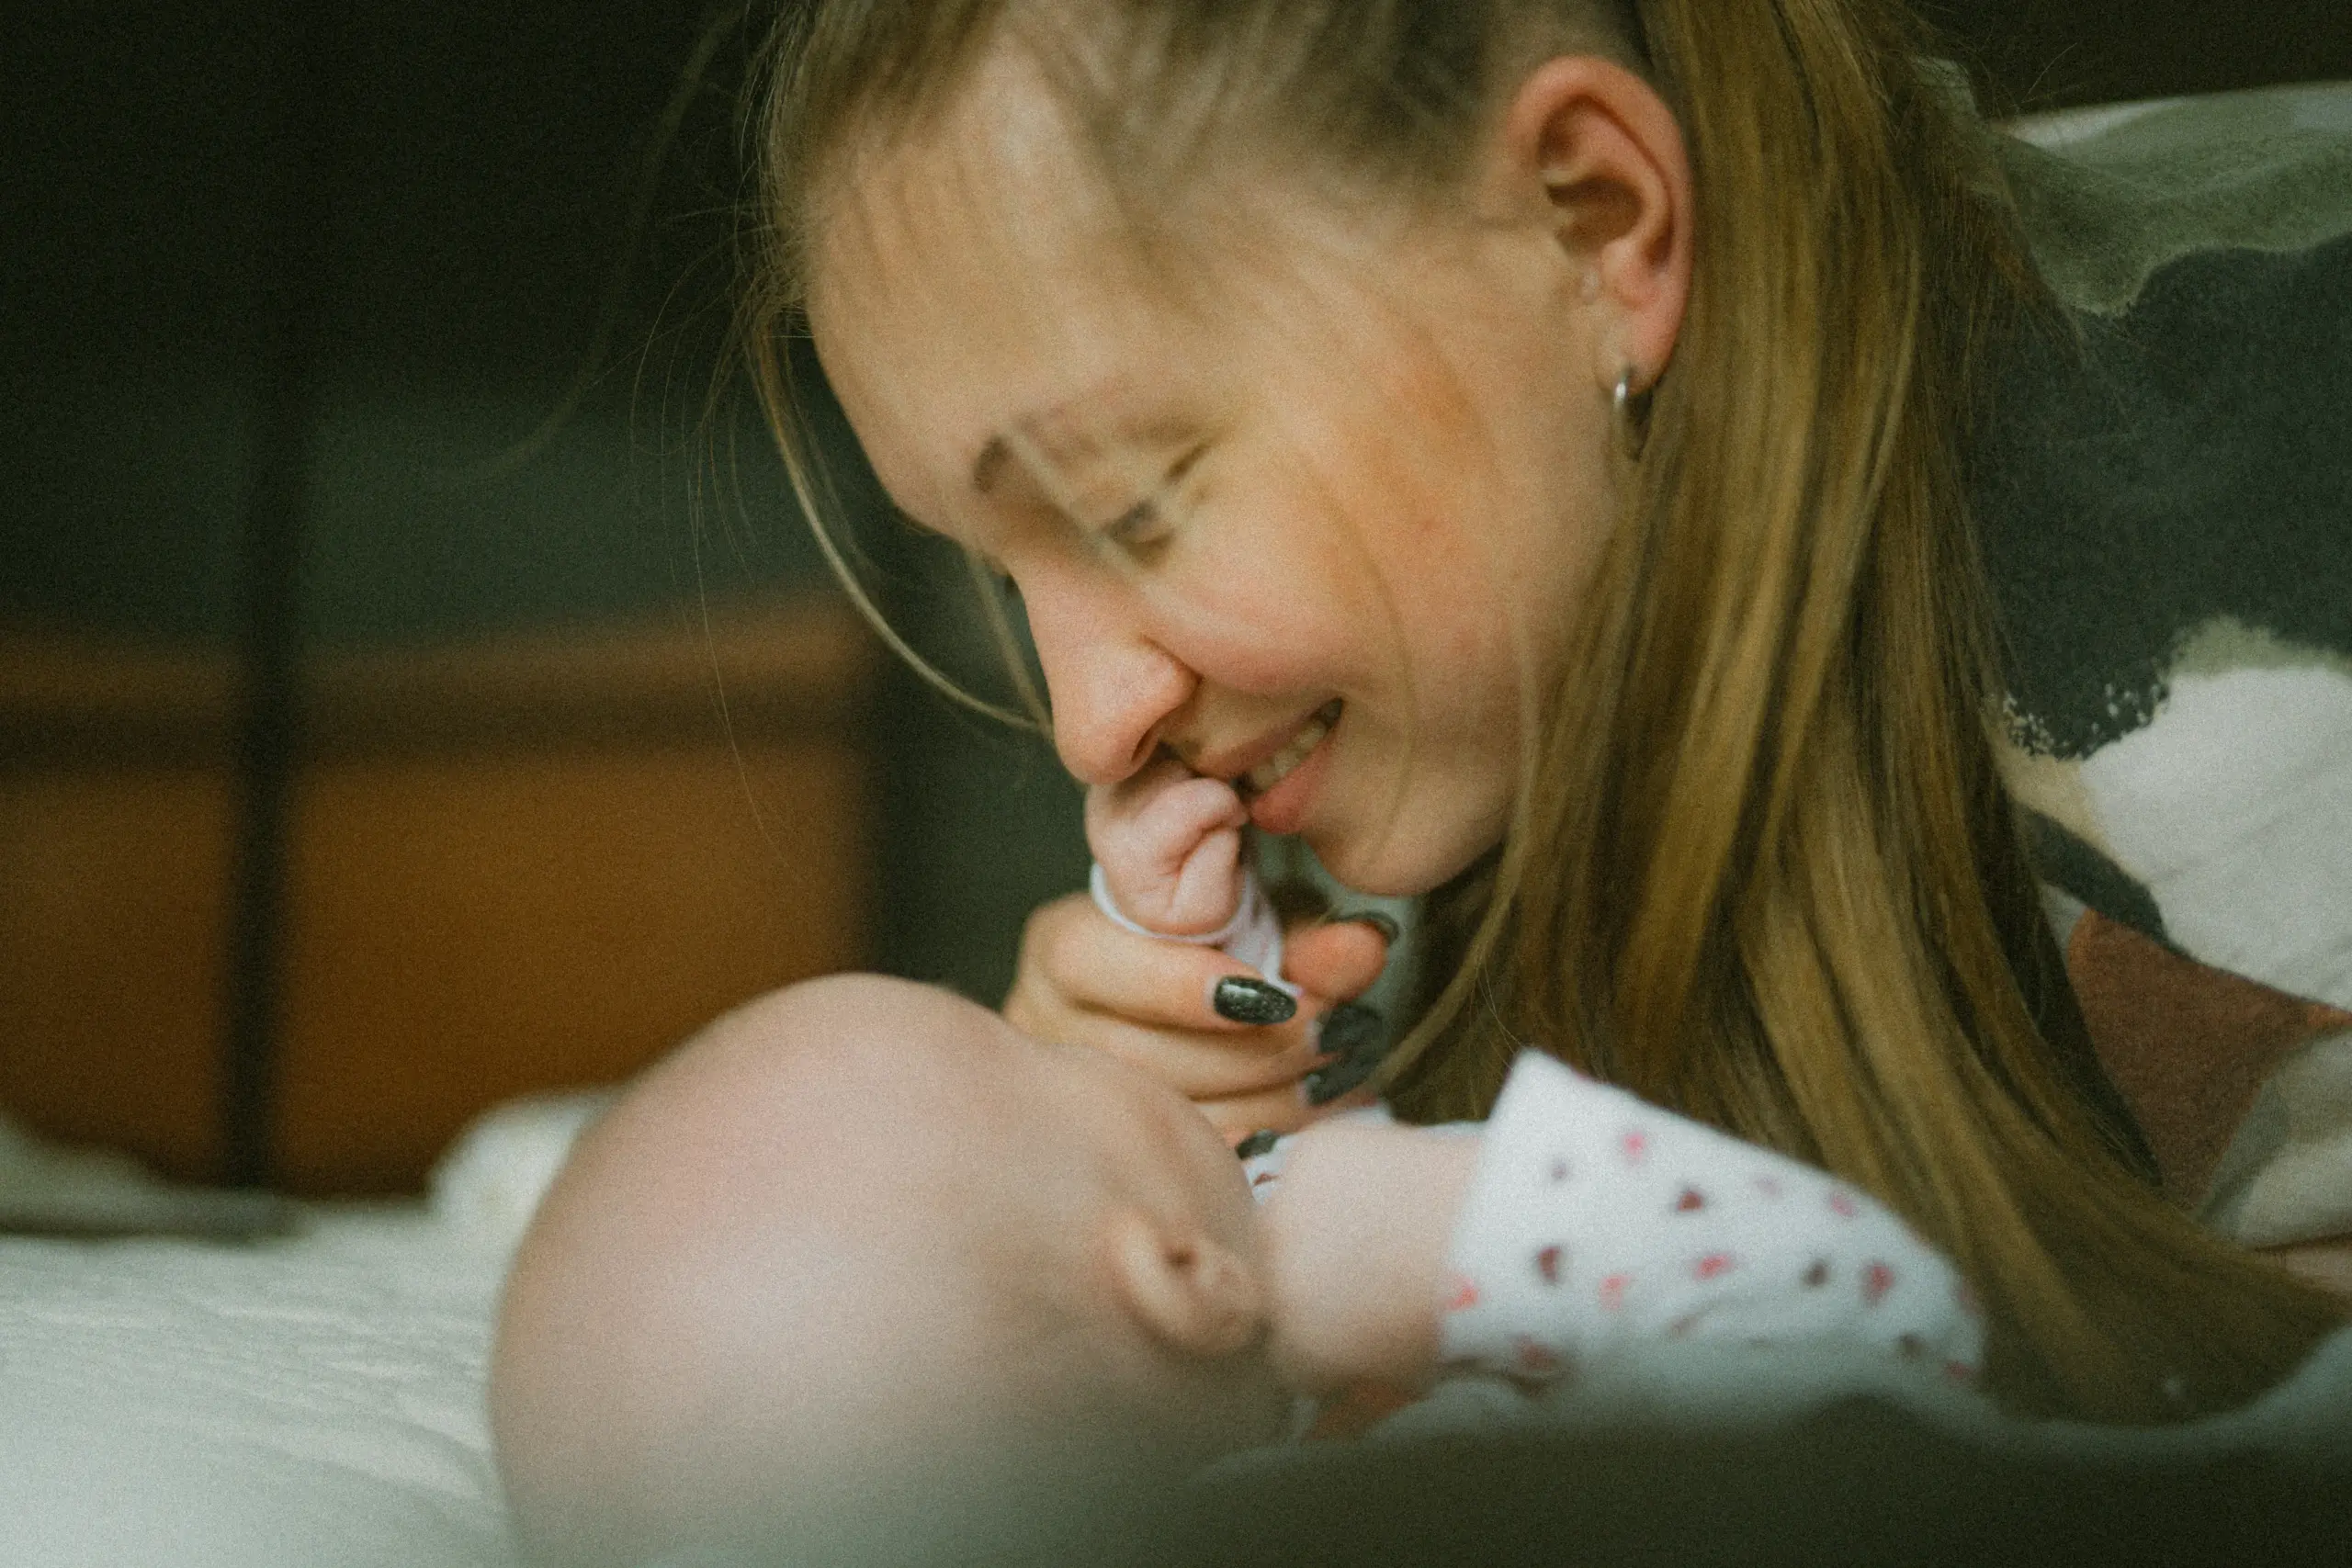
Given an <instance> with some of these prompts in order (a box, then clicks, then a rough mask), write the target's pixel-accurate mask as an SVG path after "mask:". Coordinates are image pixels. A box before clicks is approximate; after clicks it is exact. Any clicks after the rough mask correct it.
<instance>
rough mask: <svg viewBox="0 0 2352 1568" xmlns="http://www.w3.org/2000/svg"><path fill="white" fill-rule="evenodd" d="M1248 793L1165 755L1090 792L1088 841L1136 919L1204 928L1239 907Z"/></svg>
mask: <svg viewBox="0 0 2352 1568" xmlns="http://www.w3.org/2000/svg"><path fill="white" fill-rule="evenodd" d="M1249 820H1250V814H1249V812H1248V810H1247V809H1246V808H1245V807H1243V806H1242V804H1241V797H1240V796H1239V795H1236V794H1235V793H1234V792H1233V789H1232V787H1231V786H1230V785H1228V784H1225V783H1223V782H1222V781H1220V780H1217V779H1211V778H1203V777H1201V776H1200V775H1199V774H1197V773H1193V772H1191V771H1190V770H1188V769H1187V768H1186V767H1185V766H1184V765H1183V764H1182V762H1179V761H1176V760H1175V759H1174V758H1172V757H1163V758H1161V759H1160V760H1159V761H1156V762H1153V763H1152V764H1151V765H1150V766H1149V767H1147V768H1145V769H1144V770H1143V771H1142V772H1141V773H1137V774H1136V776H1135V777H1133V778H1131V779H1128V780H1126V781H1125V783H1123V784H1103V785H1097V786H1096V787H1095V788H1093V789H1091V790H1089V791H1087V794H1086V841H1087V844H1088V846H1089V847H1090V848H1091V849H1092V850H1093V852H1094V859H1095V861H1096V863H1099V864H1100V865H1101V866H1102V867H1103V879H1104V880H1105V881H1106V882H1107V883H1108V884H1109V885H1110V890H1111V897H1112V898H1113V900H1114V902H1116V903H1117V905H1118V907H1119V908H1120V910H1121V911H1122V912H1123V913H1124V914H1125V915H1126V917H1127V918H1128V919H1131V920H1133V921H1135V922H1136V924H1137V925H1140V926H1146V927H1148V928H1149V929H1151V930H1152V931H1158V932H1159V933H1161V934H1162V935H1166V936H1202V935H1205V934H1206V933H1208V932H1211V931H1216V930H1218V929H1219V928H1220V927H1222V926H1223V925H1224V924H1225V923H1226V922H1227V920H1230V919H1232V918H1233V916H1234V911H1235V910H1236V909H1238V908H1239V907H1240V903H1241V890H1242V875H1241V829H1242V827H1243V826H1244V825H1245V824H1246V823H1247V822H1248V821H1249Z"/></svg>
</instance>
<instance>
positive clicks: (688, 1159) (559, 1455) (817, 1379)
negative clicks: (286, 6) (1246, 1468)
mask: <svg viewBox="0 0 2352 1568" xmlns="http://www.w3.org/2000/svg"><path fill="white" fill-rule="evenodd" d="M1260 1280H1261V1274H1260V1269H1259V1265H1258V1251H1257V1239H1256V1231H1255V1219H1254V1213H1253V1210H1252V1205H1251V1203H1250V1197H1249V1194H1248V1190H1247V1188H1246V1185H1245V1183H1244V1180H1243V1178H1242V1175H1241V1172H1240V1170H1239V1168H1238V1165H1237V1164H1236V1162H1235V1161H1234V1159H1233V1156H1232V1155H1231V1154H1230V1153H1228V1152H1227V1149H1226V1147H1225V1145H1224V1143H1223V1141H1222V1140H1221V1139H1220V1138H1219V1137H1218V1136H1217V1135H1216V1132H1215V1131H1214V1130H1213V1129H1212V1128H1211V1127H1210V1126H1209V1124H1208V1122H1206V1121H1205V1120H1204V1119H1203V1118H1202V1117H1201V1116H1200V1115H1199V1113H1198V1112H1197V1111H1194V1110H1193V1108H1192V1107H1191V1106H1189V1105H1188V1104H1186V1103H1185V1102H1184V1101H1183V1100H1181V1099H1179V1098H1177V1097H1176V1096H1174V1095H1172V1094H1170V1093H1169V1092H1168V1091H1167V1090H1165V1089H1161V1088H1160V1087H1159V1086H1158V1085H1157V1084H1155V1083H1153V1082H1151V1081H1150V1080H1148V1079H1147V1078H1145V1077H1142V1076H1141V1075H1140V1074H1137V1073H1136V1072H1134V1071H1132V1070H1130V1069H1127V1068H1125V1067H1124V1066H1121V1065H1119V1064H1117V1063H1115V1062H1113V1061H1110V1060H1109V1059H1107V1058H1104V1057H1101V1056H1098V1055H1091V1054H1088V1053H1083V1052H1079V1051H1076V1050H1072V1049H1069V1048H1065V1047H1057V1046H1049V1045H1043V1044H1040V1043H1036V1042H1035V1041H1033V1040H1030V1039H1028V1038H1027V1037H1025V1036H1023V1035H1022V1034H1019V1033H1018V1032H1014V1031H1013V1030H1012V1029H1011V1028H1010V1027H1009V1026H1008V1025H1006V1024H1005V1023H1004V1022H1003V1021H1001V1019H999V1018H998V1017H997V1016H996V1015H995V1014H994V1013H991V1012H989V1011H988V1010H985V1009H982V1008H979V1007H978V1006H976V1005H974V1004H971V1003H969V1002H966V1001H963V1000H961V999H959V998H955V997H952V996H949V995H946V994H945V993H943V992H939V991H934V990H931V989H927V988H925V987H917V986H911V985H907V984H903V983H899V982H895V981H888V980H881V979H875V978H866V977H858V978H849V977H844V978H839V979H833V980H826V981H820V982H815V983H812V984H809V985H805V986H800V987H794V988H792V989H790V990H786V991H784V992H780V993H778V994H776V995H775V996H773V997H770V998H766V999H764V1000H763V1001H760V1002H757V1003H754V1004H752V1005H751V1006H749V1007H747V1008H744V1009H742V1010H740V1011H738V1012H736V1013H734V1014H732V1015H730V1016H729V1017H728V1018H726V1019H724V1020H722V1021H719V1022H718V1024H716V1025H714V1026H713V1027H712V1028H711V1029H710V1030H708V1031H707V1032H705V1033H704V1034H703V1035H702V1036H700V1037H699V1038H697V1039H696V1040H695V1041H694V1042H692V1043H689V1044H688V1045H686V1046H685V1047H684V1048H683V1049H682V1050H680V1051H679V1052H678V1053H677V1054H676V1055H674V1056H673V1057H672V1058H671V1059H670V1060H669V1061H667V1062H665V1063H664V1064H662V1066H660V1067H658V1068H656V1069H654V1070H653V1071H652V1072H651V1073H650V1074H649V1075H648V1076H647V1077H646V1078H645V1079H644V1080H643V1081H642V1082H641V1083H640V1084H639V1086H638V1087H637V1088H636V1089H634V1090H632V1092H631V1093H630V1094H629V1095H628V1097H627V1098H626V1099H625V1100H623V1101H622V1102H621V1103H620V1104H619V1105H618V1106H617V1107H616V1109H615V1110H614V1111H612V1112H611V1113H610V1114H609V1115H608V1116H607V1117H606V1118H605V1120H604V1122H602V1123H600V1124H599V1125H598V1126H597V1127H596V1128H595V1129H594V1130H593V1131H592V1132H591V1133H590V1134H588V1135H587V1136H586V1137H585V1138H584V1139H583V1140H582V1144H581V1145H580V1148H579V1150H578V1152H577V1153H576V1154H575V1155H574V1156H573V1157H572V1160H571V1164H570V1165H569V1166H568V1167H567V1168H566V1169H565V1171H564V1173H563V1175H562V1177H561V1178H560V1179H559V1180H558V1181H557V1183H556V1185H555V1187H554V1189H553V1190H552V1191H551V1192H550V1193H549V1194H548V1201H547V1202H546V1204H545V1206H544V1207H543V1208H542V1209H541V1211H540V1213H539V1215H538V1217H537V1220H536V1221H535V1222H534V1224H533V1225H532V1228H531V1231H530V1234H529V1235H528V1236H527V1237H526V1240H525V1242H524V1244H523V1247H522V1249H521V1251H520V1252H519V1254H518V1255H517V1258H516V1261H515V1271H514V1274H513V1277H512V1279H511V1280H510V1281H509V1283H508V1286H507V1292H506V1299H505V1303H504V1305H503V1311H502V1314H501V1319H500V1324H499V1331H498V1340H497V1346H496V1349H495V1352H494V1357H493V1365H492V1391H491V1398H492V1422H493V1427H494V1429H495V1434H496V1438H497V1445H498V1457H499V1465H500V1469H501V1472H502V1474H503V1477H504V1480H505V1483H506V1486H507V1490H508V1493H509V1495H510V1498H511V1499H512V1501H513V1503H514V1505H515V1511H516V1516H517V1519H518V1523H519V1525H520V1527H521V1529H522V1531H523V1534H524V1537H525V1540H526V1544H527V1545H529V1546H530V1547H531V1549H532V1550H534V1551H537V1552H539V1553H541V1554H543V1555H545V1556H547V1557H549V1558H551V1559H554V1560H558V1561H567V1562H569V1561H575V1560H576V1561H582V1562H605V1561H611V1562H635V1561H639V1560H642V1559H644V1558H646V1557H649V1556H651V1555H653V1554H654V1553H655V1552H656V1551H661V1550H663V1549H667V1548H670V1547H673V1546H676V1545H680V1544H688V1543H697V1542H711V1541H719V1540H732V1539H739V1538H743V1539H751V1540H762V1541H773V1542H779V1543H780V1542H782V1541H784V1540H811V1539H813V1537H812V1535H811V1532H820V1533H821V1532H825V1531H839V1532H842V1536H843V1537H849V1536H854V1535H855V1533H856V1531H857V1529H859V1528H860V1527H861V1526H865V1527H873V1528H881V1529H893V1528H897V1529H904V1528H908V1527H910V1525H912V1524H914V1523H916V1522H918V1521H921V1522H927V1523H930V1524H932V1525H934V1526H944V1525H945V1524H946V1523H947V1521H948V1517H949V1516H950V1515H953V1514H954V1513H955V1512H956V1505H957V1504H958V1503H961V1504H965V1505H968V1504H971V1503H973V1502H975V1501H978V1500H979V1499H982V1498H987V1497H996V1498H999V1499H1005V1500H1008V1506H1014V1507H1018V1506H1022V1502H1021V1494H1023V1492H1024V1490H1025V1489H1027V1488H1033V1487H1034V1488H1036V1489H1037V1491H1036V1493H1035V1495H1044V1494H1045V1492H1046V1489H1047V1488H1049V1487H1053V1488H1058V1487H1059V1486H1061V1485H1062V1484H1065V1483H1069V1482H1073V1481H1094V1482H1103V1481H1110V1480H1114V1479H1125V1478H1128V1477H1132V1476H1134V1475H1136V1474H1137V1473H1141V1474H1143V1475H1147V1476H1148V1475H1151V1474H1165V1473H1170V1472H1174V1471H1178V1470H1181V1469H1182V1468H1183V1467H1184V1466H1187V1465H1189V1464H1193V1463H1197V1462H1198V1461H1201V1460H1204V1459H1205V1458H1207V1457H1209V1456H1211V1455H1213V1454H1216V1453H1218V1452H1222V1451H1226V1450H1230V1449H1232V1448H1235V1447H1239V1446H1244V1445H1246V1444H1249V1443H1250V1442H1253V1441H1261V1440H1264V1439H1265V1438H1269V1437H1271V1436H1272V1433H1273V1431H1274V1430H1275V1428H1276V1427H1278V1425H1279V1422H1280V1419H1281V1414H1282V1411H1283V1394H1282V1393H1281V1391H1280V1389H1279V1387H1278V1386H1277V1384H1276V1383H1275V1382H1274V1380H1273V1377H1272V1373H1271V1371H1269V1369H1268V1367H1267V1364H1266V1361H1265V1358H1264V1356H1263V1354H1262V1351H1261V1341H1262V1338H1263V1332H1262V1330H1263V1323H1264V1311H1263V1294H1262V1289H1261V1282H1260ZM1081 1472H1084V1473H1081ZM843 1544H845V1541H844V1540H841V1539H837V1540H834V1541H833V1542H831V1545H833V1546H835V1547H839V1546H842V1545H843ZM911 1544H912V1543H911V1542H910V1541H908V1540H905V1539H903V1538H899V1539H895V1540H891V1541H890V1542H888V1548H887V1549H888V1551H889V1553H890V1554H891V1555H893V1556H898V1555H903V1554H905V1553H904V1552H903V1550H902V1549H903V1548H905V1547H906V1546H909V1545H911Z"/></svg>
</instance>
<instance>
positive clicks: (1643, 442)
mask: <svg viewBox="0 0 2352 1568" xmlns="http://www.w3.org/2000/svg"><path fill="white" fill-rule="evenodd" d="M1609 419H1610V425H1611V429H1613V430H1614V432H1615V433H1616V436H1617V450H1618V451H1620V452H1622V453H1623V454H1624V455H1625V460H1626V461H1627V462H1629V463H1638V462H1640V461H1641V460H1642V448H1643V447H1645V446H1648V445H1649V441H1650V394H1649V389H1643V390H1641V391H1638V392H1637V391H1635V390H1634V367H1632V366H1630V365H1628V366H1626V367H1625V368H1624V369H1623V370H1621V371H1619V372H1618V374H1617V389H1616V390H1615V391H1614V392H1612V393H1611V394H1610V399H1609Z"/></svg>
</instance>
